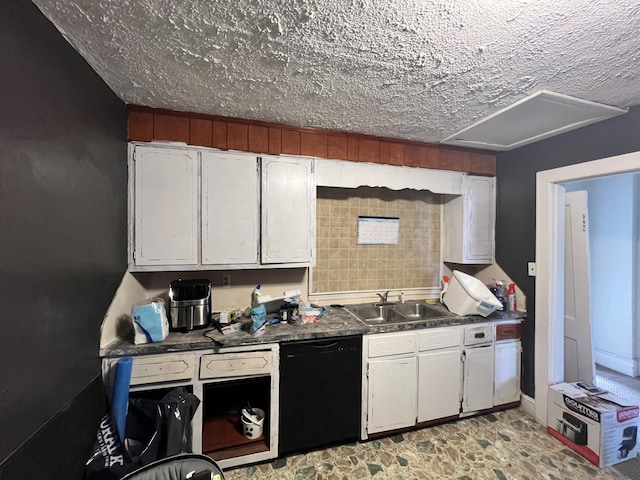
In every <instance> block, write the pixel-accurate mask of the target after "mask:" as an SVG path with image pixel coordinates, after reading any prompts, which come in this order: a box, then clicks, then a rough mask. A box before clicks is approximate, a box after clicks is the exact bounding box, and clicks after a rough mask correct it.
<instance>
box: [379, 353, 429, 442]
mask: <svg viewBox="0 0 640 480" xmlns="http://www.w3.org/2000/svg"><path fill="white" fill-rule="evenodd" d="M368 368H369V373H368V375H369V380H368V394H367V399H368V408H367V414H368V415H367V433H375V432H384V431H386V430H393V429H396V428H402V427H409V426H411V425H415V423H416V407H417V405H416V404H417V373H418V372H417V369H418V363H417V360H416V357H411V358H400V359H393V360H371V361H370V362H369V365H368Z"/></svg>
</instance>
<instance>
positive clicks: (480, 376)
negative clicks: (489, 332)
mask: <svg viewBox="0 0 640 480" xmlns="http://www.w3.org/2000/svg"><path fill="white" fill-rule="evenodd" d="M463 358H464V374H463V376H464V380H463V389H462V411H463V412H474V411H476V410H483V409H485V408H491V407H493V345H487V346H483V347H473V348H468V349H466V350H465V352H464V355H463Z"/></svg>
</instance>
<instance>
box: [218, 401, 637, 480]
mask: <svg viewBox="0 0 640 480" xmlns="http://www.w3.org/2000/svg"><path fill="white" fill-rule="evenodd" d="M225 478H226V479H227V480H240V479H256V480H262V479H264V480H272V479H284V480H287V479H292V480H312V479H317V480H351V479H368V478H374V479H392V480H409V479H416V480H430V479H459V480H484V479H487V480H489V479H491V480H511V479H519V480H537V479H547V480H565V479H567V480H587V479H588V480H616V479H627V480H628V479H630V478H633V477H630V476H627V475H626V474H624V473H621V472H620V471H618V470H616V469H615V468H613V467H608V468H603V469H601V468H598V467H595V466H594V465H592V464H591V463H589V462H588V461H587V460H585V459H584V458H582V457H581V456H579V455H578V454H576V453H575V452H573V451H572V450H570V449H569V448H568V447H566V446H565V445H563V444H562V443H560V442H559V441H558V440H556V439H555V438H553V437H551V436H550V435H549V434H548V433H547V431H546V429H545V427H543V426H542V425H540V424H539V423H537V422H536V421H535V420H534V419H533V417H531V416H530V415H528V414H527V413H525V412H524V411H523V410H522V409H520V408H515V409H511V410H507V411H503V412H498V413H493V414H487V415H483V416H478V417H471V418H466V419H463V420H458V421H455V422H450V423H447V424H444V425H439V426H435V427H429V428H424V429H420V430H415V431H412V432H408V433H404V434H399V435H392V436H389V437H386V438H382V439H379V440H371V441H366V442H357V443H353V444H348V445H342V446H337V447H333V448H327V449H323V450H316V451H312V452H308V453H306V454H299V455H293V456H289V457H285V458H279V459H276V460H274V461H272V462H268V463H263V464H258V465H251V466H243V467H239V468H235V469H229V470H227V471H225Z"/></svg>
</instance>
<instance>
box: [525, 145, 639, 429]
mask: <svg viewBox="0 0 640 480" xmlns="http://www.w3.org/2000/svg"><path fill="white" fill-rule="evenodd" d="M638 171H640V152H633V153H629V154H625V155H619V156H616V157H610V158H606V159H601V160H595V161H592V162H586V163H582V164H576V165H570V166H567V167H562V168H556V169H552V170H546V171H542V172H538V174H537V176H536V264H537V277H536V282H535V286H536V300H535V303H536V312H537V313H536V329H535V365H536V369H535V373H534V376H535V417H536V420H537V421H538V422H539V423H542V424H544V425H546V421H547V389H548V386H549V385H550V384H552V383H556V382H560V381H562V380H563V378H564V232H565V219H564V205H565V203H564V202H565V187H564V185H563V184H564V183H567V182H572V181H579V180H587V179H591V178H596V177H603V176H608V175H616V174H622V173H635V172H638ZM637 270H638V269H636V273H635V274H634V275H635V277H636V280H637V278H638V273H637ZM636 301H637V300H636ZM635 335H637V331H636V333H635Z"/></svg>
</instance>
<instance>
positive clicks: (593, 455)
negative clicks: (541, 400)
mask: <svg viewBox="0 0 640 480" xmlns="http://www.w3.org/2000/svg"><path fill="white" fill-rule="evenodd" d="M639 413H640V408H639V407H638V405H634V404H633V403H632V402H629V401H627V400H625V399H623V398H620V397H618V396H616V395H613V394H611V393H609V392H607V391H606V390H603V389H600V388H598V387H596V386H594V385H592V384H590V383H588V382H574V383H558V384H555V385H550V386H549V395H548V401H547V431H548V432H549V434H551V435H552V436H554V437H555V438H557V439H558V440H560V441H561V442H562V443H564V444H566V445H568V446H569V447H570V448H572V449H573V450H575V451H576V452H578V453H579V454H580V455H582V456H583V457H585V458H586V459H587V460H589V461H590V462H591V463H593V464H594V465H597V466H599V467H606V466H609V465H614V464H616V463H619V462H622V461H624V460H628V459H631V458H634V457H635V456H636V455H637V454H638V426H639V424H640V423H639V420H640V419H639Z"/></svg>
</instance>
